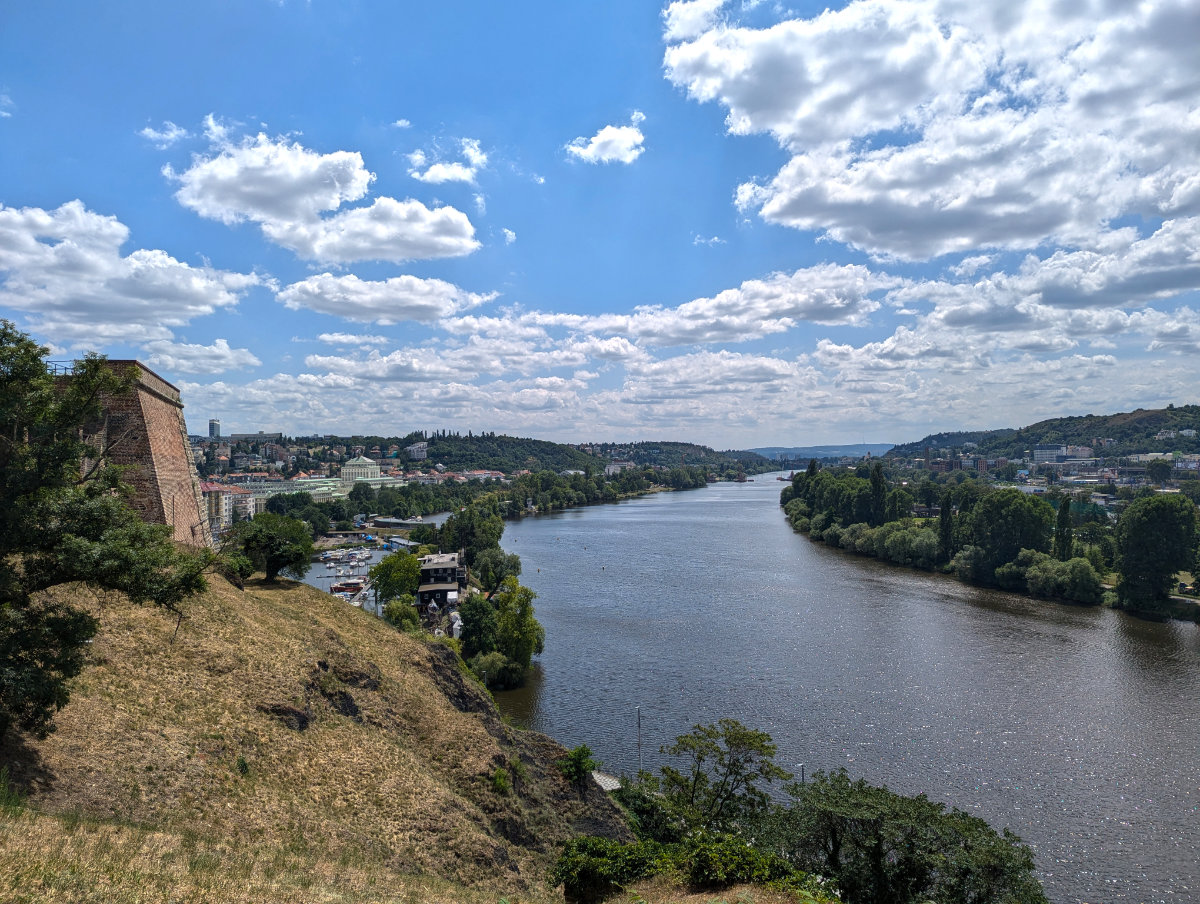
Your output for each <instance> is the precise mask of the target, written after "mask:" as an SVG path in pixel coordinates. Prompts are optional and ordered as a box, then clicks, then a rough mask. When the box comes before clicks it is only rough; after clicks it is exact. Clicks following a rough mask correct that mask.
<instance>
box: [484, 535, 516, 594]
mask: <svg viewBox="0 0 1200 904" xmlns="http://www.w3.org/2000/svg"><path fill="white" fill-rule="evenodd" d="M475 574H476V575H478V577H479V584H480V586H481V587H482V588H483V589H484V592H486V593H487V595H488V599H491V598H492V597H493V596H494V595H495V593H496V591H497V590H499V589H500V585H501V584H503V583H504V579H505V578H507V577H518V576H520V574H521V557H520V556H519V555H517V554H516V553H515V552H505V551H504V550H503V549H501V548H500V547H498V546H496V547H493V548H492V549H485V550H484V551H483V552H481V553H480V554H479V555H478V556H476V557H475Z"/></svg>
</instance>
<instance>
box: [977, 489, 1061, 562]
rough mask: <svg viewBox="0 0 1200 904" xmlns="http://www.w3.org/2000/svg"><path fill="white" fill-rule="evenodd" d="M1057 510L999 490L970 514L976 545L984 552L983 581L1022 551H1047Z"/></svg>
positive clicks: (1014, 492)
mask: <svg viewBox="0 0 1200 904" xmlns="http://www.w3.org/2000/svg"><path fill="white" fill-rule="evenodd" d="M1053 519H1054V511H1053V509H1051V508H1050V505H1049V503H1047V502H1046V501H1045V500H1044V499H1039V498H1037V497H1036V496H1031V495H1029V494H1027V493H1022V492H1021V491H1020V490H1016V489H1004V490H996V491H995V492H992V493H988V494H987V495H986V496H984V497H983V498H982V499H980V500H979V502H978V503H976V506H975V508H974V509H973V510H972V512H971V524H972V528H973V533H974V542H975V545H976V546H978V547H979V548H980V549H981V550H982V551H983V563H982V564H983V574H982V576H983V580H985V581H990V580H991V579H992V573H994V572H995V570H996V569H997V568H999V567H1000V566H1001V565H1003V564H1004V563H1005V562H1011V561H1012V560H1013V559H1015V558H1016V557H1017V553H1019V552H1020V551H1021V550H1022V549H1033V550H1036V551H1037V552H1047V551H1048V550H1049V548H1050V524H1051V522H1052V521H1053Z"/></svg>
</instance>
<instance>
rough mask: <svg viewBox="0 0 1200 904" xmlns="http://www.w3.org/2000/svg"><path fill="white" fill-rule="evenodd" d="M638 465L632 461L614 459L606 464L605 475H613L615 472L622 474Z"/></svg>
mask: <svg viewBox="0 0 1200 904" xmlns="http://www.w3.org/2000/svg"><path fill="white" fill-rule="evenodd" d="M636 467H637V465H636V464H634V463H633V462H631V461H613V462H609V463H608V464H606V465H605V466H604V476H605V477H612V476H613V475H614V474H620V473H621V472H622V471H628V470H629V469H630V468H636Z"/></svg>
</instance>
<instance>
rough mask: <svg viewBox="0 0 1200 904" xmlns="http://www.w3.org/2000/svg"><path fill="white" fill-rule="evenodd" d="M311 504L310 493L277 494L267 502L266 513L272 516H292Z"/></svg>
mask: <svg viewBox="0 0 1200 904" xmlns="http://www.w3.org/2000/svg"><path fill="white" fill-rule="evenodd" d="M312 504H313V498H312V494H311V493H304V492H300V493H278V494H276V495H274V496H272V497H271V498H270V499H268V500H267V511H268V512H270V513H271V514H273V515H292V514H295V513H296V512H299V511H302V510H303V509H306V508H308V507H309V506H310V505H312Z"/></svg>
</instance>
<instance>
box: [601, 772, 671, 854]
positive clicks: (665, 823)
mask: <svg viewBox="0 0 1200 904" xmlns="http://www.w3.org/2000/svg"><path fill="white" fill-rule="evenodd" d="M643 778H645V773H643ZM611 796H612V798H613V799H614V800H615V801H617V803H619V804H620V805H621V806H622V807H624V808H625V814H626V816H627V817H628V819H629V827H630V828H631V829H633V834H634V835H636V836H637V837H638V838H639V839H640V840H642V841H659V842H662V843H664V844H671V843H673V842H676V841H679V840H681V839H682V838H683V836H684V834H685V833H686V832H687V823H686V821H685V820H684V819H683V817H682V816H681V815H680V814H679V813H677V812H675V810H674V809H672V807H671V806H670V804H669V803H668V801H667V798H666V797H664V796H663V795H662V794H659V793H657V792H656V791H654V790H653V787H650V786H647V785H645V784H644V783H642V782H639V783H638V784H627V783H622V785H621V787H620V788H618V789H617V790H616V791H613V792H612V795H611Z"/></svg>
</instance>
